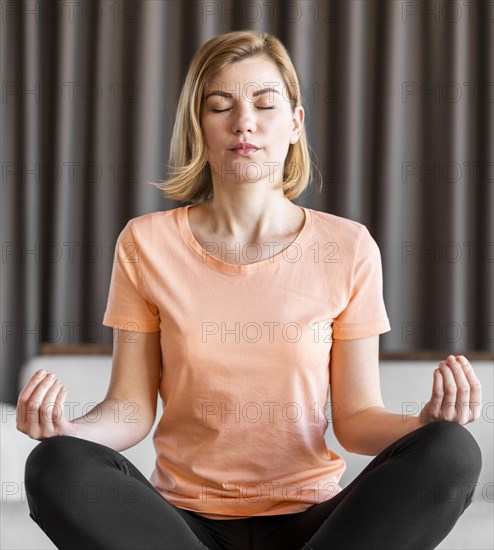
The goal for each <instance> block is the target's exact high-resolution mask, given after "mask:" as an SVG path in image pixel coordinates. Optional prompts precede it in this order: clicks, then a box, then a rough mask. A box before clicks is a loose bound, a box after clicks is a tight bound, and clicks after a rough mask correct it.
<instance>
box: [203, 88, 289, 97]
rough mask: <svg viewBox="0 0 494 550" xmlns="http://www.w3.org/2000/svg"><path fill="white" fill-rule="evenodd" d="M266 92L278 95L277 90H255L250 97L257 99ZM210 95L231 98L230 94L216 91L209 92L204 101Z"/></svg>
mask: <svg viewBox="0 0 494 550" xmlns="http://www.w3.org/2000/svg"><path fill="white" fill-rule="evenodd" d="M266 92H275V93H277V94H278V95H279V94H280V92H278V90H275V89H274V88H263V89H262V90H257V91H255V92H253V93H252V97H257V96H258V95H261V94H265V93H266ZM212 95H218V96H221V97H233V94H231V93H230V92H225V91H224V90H216V91H214V92H210V93H209V94H208V95H207V96H206V97H205V98H204V99H208V98H209V97H211V96H212Z"/></svg>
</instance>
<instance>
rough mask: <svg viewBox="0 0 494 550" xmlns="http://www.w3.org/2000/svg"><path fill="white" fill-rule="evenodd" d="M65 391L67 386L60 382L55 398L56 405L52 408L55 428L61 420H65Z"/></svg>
mask: <svg viewBox="0 0 494 550" xmlns="http://www.w3.org/2000/svg"><path fill="white" fill-rule="evenodd" d="M67 393H68V390H67V388H66V387H65V386H62V384H61V383H60V387H59V390H58V393H57V396H56V398H55V404H56V406H55V407H54V408H53V426H54V427H55V428H57V427H60V426H61V424H63V422H64V421H65V417H64V414H63V407H64V404H65V399H66V398H67Z"/></svg>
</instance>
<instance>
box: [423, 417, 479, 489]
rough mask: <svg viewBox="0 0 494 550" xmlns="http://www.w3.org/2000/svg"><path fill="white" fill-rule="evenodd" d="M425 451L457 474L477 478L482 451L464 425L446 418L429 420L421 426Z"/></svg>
mask: <svg viewBox="0 0 494 550" xmlns="http://www.w3.org/2000/svg"><path fill="white" fill-rule="evenodd" d="M422 438H423V440H424V441H425V442H426V443H427V447H426V448H427V451H428V454H429V455H430V456H432V457H433V459H434V461H436V463H440V464H442V465H443V467H447V468H448V469H449V470H453V471H455V472H456V473H457V474H458V475H460V476H461V475H464V476H465V477H467V478H471V479H473V478H475V479H478V477H479V475H480V471H481V469H482V452H481V450H480V447H479V444H478V443H477V441H476V439H475V438H474V437H473V435H472V434H471V433H470V432H469V431H468V429H467V428H465V427H464V426H462V425H460V424H457V423H455V422H450V421H447V420H439V421H436V422H431V423H430V424H427V425H426V426H424V427H423V428H422Z"/></svg>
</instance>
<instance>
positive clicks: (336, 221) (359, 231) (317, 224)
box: [309, 209, 368, 247]
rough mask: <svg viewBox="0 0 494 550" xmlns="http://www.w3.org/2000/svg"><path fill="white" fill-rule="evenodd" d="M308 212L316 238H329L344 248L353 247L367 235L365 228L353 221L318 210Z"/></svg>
mask: <svg viewBox="0 0 494 550" xmlns="http://www.w3.org/2000/svg"><path fill="white" fill-rule="evenodd" d="M309 210H310V213H311V216H312V226H313V232H314V235H315V236H316V237H318V238H319V237H320V238H328V237H331V238H333V240H334V241H336V242H338V243H340V244H342V245H345V246H346V247H348V246H351V247H355V246H357V244H358V242H359V241H360V240H361V239H362V236H363V235H364V234H365V233H368V230H367V227H366V226H365V225H364V224H362V223H360V222H357V221H355V220H351V219H349V218H343V217H342V216H336V215H335V214H329V213H328V212H321V211H320V210H312V209H309Z"/></svg>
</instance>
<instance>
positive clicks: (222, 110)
mask: <svg viewBox="0 0 494 550" xmlns="http://www.w3.org/2000/svg"><path fill="white" fill-rule="evenodd" d="M257 108H258V109H276V107H257ZM229 110H230V109H211V111H213V113H225V112H226V111H229Z"/></svg>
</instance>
